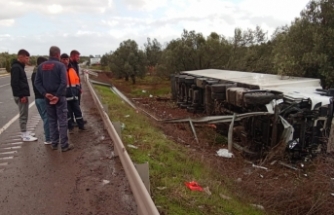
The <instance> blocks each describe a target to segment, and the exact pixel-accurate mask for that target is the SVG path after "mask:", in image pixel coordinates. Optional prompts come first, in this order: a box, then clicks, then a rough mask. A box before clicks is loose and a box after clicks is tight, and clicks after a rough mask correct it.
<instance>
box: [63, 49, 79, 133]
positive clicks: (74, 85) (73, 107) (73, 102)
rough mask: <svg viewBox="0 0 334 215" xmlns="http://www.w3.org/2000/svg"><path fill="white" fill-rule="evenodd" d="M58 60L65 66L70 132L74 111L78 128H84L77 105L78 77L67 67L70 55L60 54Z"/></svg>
mask: <svg viewBox="0 0 334 215" xmlns="http://www.w3.org/2000/svg"><path fill="white" fill-rule="evenodd" d="M60 61H61V62H62V63H64V64H65V66H66V68H67V89H66V100H67V109H68V115H67V122H68V130H69V131H70V133H72V132H73V128H74V126H73V122H72V120H71V113H74V116H75V120H76V122H77V124H78V127H79V130H85V126H84V122H83V119H82V112H81V108H80V105H79V95H80V79H79V77H78V75H77V73H76V71H75V70H74V69H73V68H72V67H69V61H70V57H69V56H68V55H67V54H65V53H64V54H62V55H61V56H60Z"/></svg>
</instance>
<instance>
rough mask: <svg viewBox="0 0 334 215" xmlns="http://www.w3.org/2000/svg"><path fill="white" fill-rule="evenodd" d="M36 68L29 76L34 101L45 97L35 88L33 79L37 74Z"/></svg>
mask: <svg viewBox="0 0 334 215" xmlns="http://www.w3.org/2000/svg"><path fill="white" fill-rule="evenodd" d="M37 68H38V67H37V66H36V67H35V68H34V72H33V73H32V75H31V82H32V88H33V90H34V93H35V99H44V98H45V97H44V96H43V95H42V93H40V92H39V91H38V90H37V88H36V86H35V78H36V73H37Z"/></svg>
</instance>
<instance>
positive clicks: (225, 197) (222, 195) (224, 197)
mask: <svg viewBox="0 0 334 215" xmlns="http://www.w3.org/2000/svg"><path fill="white" fill-rule="evenodd" d="M219 196H220V197H221V198H222V199H226V200H230V199H231V197H229V196H226V195H224V194H221V193H220V194H219Z"/></svg>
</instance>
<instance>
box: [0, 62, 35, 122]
mask: <svg viewBox="0 0 334 215" xmlns="http://www.w3.org/2000/svg"><path fill="white" fill-rule="evenodd" d="M25 70H26V73H27V78H28V83H29V86H30V95H31V96H30V97H29V103H31V102H33V101H34V100H35V97H34V92H33V90H32V86H31V79H30V77H31V74H32V71H33V67H26V69H25ZM18 113H19V110H18V107H17V105H16V104H15V102H14V98H13V93H12V88H11V87H10V75H5V76H0V129H1V128H2V127H3V126H4V125H6V123H7V122H9V121H10V120H11V119H12V118H13V117H14V116H15V115H17V114H18Z"/></svg>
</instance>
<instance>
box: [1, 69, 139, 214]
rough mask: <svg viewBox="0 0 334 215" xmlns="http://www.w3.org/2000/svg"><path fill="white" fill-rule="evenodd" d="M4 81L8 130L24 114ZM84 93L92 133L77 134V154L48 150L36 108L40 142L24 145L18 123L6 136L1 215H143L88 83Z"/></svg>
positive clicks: (32, 119) (33, 122)
mask: <svg viewBox="0 0 334 215" xmlns="http://www.w3.org/2000/svg"><path fill="white" fill-rule="evenodd" d="M30 75H31V71H30V72H28V77H30ZM0 81H1V82H0V85H6V84H7V86H3V87H1V88H0V89H2V92H3V93H0V99H1V100H0V101H1V102H3V103H1V104H0V111H1V116H3V114H5V115H6V118H2V121H1V124H2V125H3V124H4V123H7V122H8V120H11V119H12V118H13V116H15V115H16V114H17V113H18V108H17V106H16V104H15V103H14V101H13V99H12V92H11V89H10V86H9V85H8V84H9V78H8V77H5V78H3V77H0ZM29 82H31V81H29ZM83 89H84V92H83V94H82V100H81V102H82V103H81V109H82V111H83V112H84V116H85V119H86V120H87V121H88V123H87V124H86V129H87V130H85V131H79V130H78V129H77V128H75V129H74V133H73V134H70V135H69V142H70V143H72V144H73V145H74V147H75V148H74V149H73V150H71V151H68V152H64V153H63V152H61V151H60V150H59V149H58V150H52V149H51V148H50V146H49V145H44V143H43V141H44V134H43V123H42V120H41V118H40V116H39V114H38V111H37V109H36V106H32V107H31V108H30V109H29V120H28V123H27V128H28V129H29V130H31V131H32V132H34V133H35V134H36V137H37V138H38V141H34V142H22V141H21V139H20V137H19V136H18V135H19V124H18V119H17V120H15V121H14V122H13V123H12V124H11V125H10V126H8V128H7V129H6V130H5V131H4V132H3V133H1V134H0V215H80V214H91V215H93V214H94V215H95V214H101V215H102V214H104V215H106V214H110V215H113V214H115V215H134V214H137V206H136V203H135V201H134V198H133V196H132V193H131V189H130V185H129V183H128V180H127V179H126V175H125V172H124V170H123V167H122V164H121V162H120V159H119V158H117V157H113V156H111V154H113V153H114V152H113V143H112V141H111V139H110V137H109V135H108V133H107V132H106V130H105V129H104V128H103V121H102V118H101V117H100V115H99V114H98V111H97V109H96V107H95V105H94V102H92V101H93V98H92V97H91V95H90V93H89V91H88V90H87V89H88V87H87V86H86V84H85V82H83ZM31 92H32V91H31ZM33 99H34V98H33V97H32V98H31V102H32V101H33ZM6 119H7V120H6Z"/></svg>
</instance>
